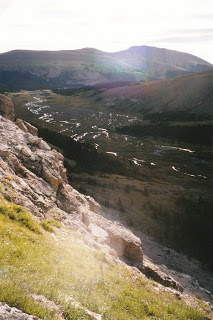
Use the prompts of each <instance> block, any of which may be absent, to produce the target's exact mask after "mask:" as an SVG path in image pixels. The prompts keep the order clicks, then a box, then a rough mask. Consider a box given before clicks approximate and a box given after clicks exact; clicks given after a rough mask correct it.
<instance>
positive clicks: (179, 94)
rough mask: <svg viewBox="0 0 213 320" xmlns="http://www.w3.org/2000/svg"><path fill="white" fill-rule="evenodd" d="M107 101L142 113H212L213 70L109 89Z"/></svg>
mask: <svg viewBox="0 0 213 320" xmlns="http://www.w3.org/2000/svg"><path fill="white" fill-rule="evenodd" d="M102 97H105V103H110V101H111V104H114V107H116V105H120V107H119V108H123V110H128V111H130V110H131V109H132V110H134V111H138V112H142V113H146V114H147V113H162V112H184V111H186V112H193V113H197V114H213V71H206V72H200V73H195V74H191V75H188V76H184V77H177V78H174V79H165V80H158V81H149V82H140V83H132V84H129V85H127V86H123V87H117V88H111V89H106V90H105V91H104V92H103V93H102Z"/></svg>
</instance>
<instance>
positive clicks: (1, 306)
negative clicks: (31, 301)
mask: <svg viewBox="0 0 213 320" xmlns="http://www.w3.org/2000/svg"><path fill="white" fill-rule="evenodd" d="M0 320H39V318H38V317H35V316H30V315H29V314H26V313H24V312H22V311H20V310H18V309H16V308H11V307H9V306H8V305H7V304H6V303H1V302H0Z"/></svg>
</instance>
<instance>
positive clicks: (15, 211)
mask: <svg viewBox="0 0 213 320" xmlns="http://www.w3.org/2000/svg"><path fill="white" fill-rule="evenodd" d="M0 214H3V215H5V216H7V217H8V218H10V219H11V220H15V221H17V222H18V223H20V224H22V225H23V226H25V227H27V228H28V229H29V230H31V231H34V232H36V233H41V229H40V227H39V224H38V223H37V222H36V221H34V220H33V219H32V217H31V215H30V213H29V212H28V211H27V210H26V209H24V208H23V207H21V206H18V205H16V204H14V203H11V202H6V201H4V200H0Z"/></svg>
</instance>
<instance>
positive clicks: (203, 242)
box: [150, 195, 213, 270]
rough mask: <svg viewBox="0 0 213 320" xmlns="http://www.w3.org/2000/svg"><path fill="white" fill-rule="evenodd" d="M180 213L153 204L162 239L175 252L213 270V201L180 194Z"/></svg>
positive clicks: (178, 200)
mask: <svg viewBox="0 0 213 320" xmlns="http://www.w3.org/2000/svg"><path fill="white" fill-rule="evenodd" d="M175 205H176V207H177V210H176V211H175V212H173V213H172V214H171V210H170V209H169V208H166V207H164V206H161V207H159V208H156V207H155V206H154V204H150V212H151V216H152V218H153V219H155V220H157V221H158V224H159V225H161V227H160V229H159V238H160V239H161V240H163V241H165V242H166V243H170V244H172V245H173V246H174V247H175V248H176V249H178V250H180V251H183V252H185V253H187V254H188V255H189V256H192V257H196V258H197V259H199V260H200V261H203V262H205V263H206V264H207V265H208V266H209V268H210V269H211V270H213V256H212V249H213V214H212V207H213V202H212V200H210V199H205V198H203V197H202V196H200V197H199V199H195V198H193V197H191V198H188V197H186V196H185V195H181V196H179V197H177V198H176V201H175Z"/></svg>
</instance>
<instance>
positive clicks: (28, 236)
mask: <svg viewBox="0 0 213 320" xmlns="http://www.w3.org/2000/svg"><path fill="white" fill-rule="evenodd" d="M3 98H4V97H3ZM3 98H2V96H1V95H0V101H1V100H2V99H3ZM4 99H5V100H8V98H4ZM5 115H6V116H7V115H8V113H7V112H6V113H5V114H3V116H5ZM0 131H1V134H0V244H1V245H0V256H1V261H0V278H1V281H0V318H1V319H3V320H8V319H15V318H16V319H17V320H22V319H27V320H31V319H37V320H39V319H47V320H48V319H49V320H50V319H51V320H52V319H55V320H58V319H60V320H65V319H66V320H69V319H88V320H89V319H90V320H91V319H93V320H94V319H96V320H101V319H103V320H104V319H105V320H107V319H114V320H120V319H123V320H130V319H132V320H134V319H153V317H155V318H160V319H171V320H177V319H180V320H181V319H186V320H187V319H200V320H202V319H203V320H204V319H207V317H208V316H210V317H211V314H212V312H211V307H212V306H211V304H210V303H207V302H205V301H202V300H200V299H199V300H198V299H196V298H194V297H193V296H189V295H188V294H185V293H182V291H183V287H182V286H180V284H179V283H178V282H177V281H175V280H174V279H173V277H172V276H170V275H169V274H166V273H165V271H162V270H160V266H159V267H157V266H155V265H153V263H151V262H150V261H143V252H142V248H141V242H140V239H139V238H138V237H136V236H135V235H134V234H133V232H131V231H130V230H128V229H127V228H126V227H125V225H123V224H122V223H121V221H120V220H119V219H118V217H117V216H114V217H112V216H111V215H110V214H109V212H107V211H106V212H105V211H104V208H101V207H100V205H98V203H96V202H95V201H94V200H93V199H92V198H90V197H87V196H84V195H82V194H80V193H79V192H77V191H76V190H74V189H73V188H72V187H71V185H69V184H68V183H67V177H66V170H65V168H64V166H63V156H62V155H61V154H60V153H58V152H57V151H56V150H54V149H53V150H52V149H51V148H50V146H49V145H48V144H47V143H46V142H45V141H43V140H42V139H41V138H38V136H37V130H36V128H35V127H33V126H32V125H30V124H29V123H27V122H25V121H23V120H20V119H19V120H17V121H16V123H14V122H12V121H10V120H8V119H6V118H4V117H2V116H1V117H0ZM17 204H18V205H17ZM26 209H27V210H26ZM132 265H135V266H136V267H137V269H136V268H132V267H131V266H132ZM139 270H141V271H143V272H144V271H146V272H148V274H149V277H153V278H155V279H156V280H157V281H159V282H161V283H162V284H163V285H160V284H158V283H157V282H154V281H150V280H149V279H147V278H146V277H145V276H144V274H143V273H141V272H140V271H139ZM164 270H167V269H166V268H165V266H164ZM173 274H174V272H173ZM184 276H185V275H184ZM191 281H192V283H194V280H193V279H191ZM168 287H172V288H168ZM201 289H202V288H200V293H201V297H202V292H203V291H204V289H202V290H201ZM178 290H180V291H178ZM2 302H3V303H2ZM5 303H7V304H5ZM8 305H9V306H8ZM11 307H16V308H11ZM17 308H18V309H17ZM27 314H32V315H34V316H38V317H39V318H36V317H29V316H28V315H27Z"/></svg>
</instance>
